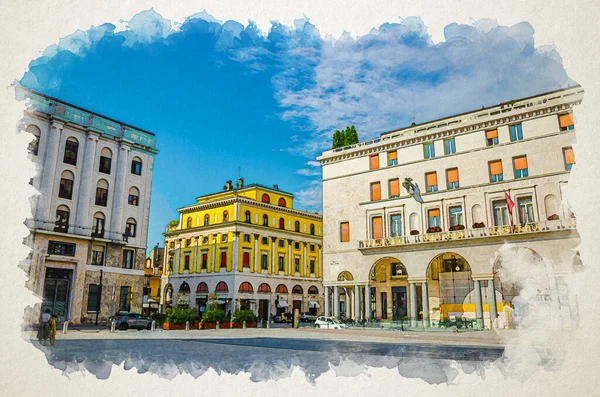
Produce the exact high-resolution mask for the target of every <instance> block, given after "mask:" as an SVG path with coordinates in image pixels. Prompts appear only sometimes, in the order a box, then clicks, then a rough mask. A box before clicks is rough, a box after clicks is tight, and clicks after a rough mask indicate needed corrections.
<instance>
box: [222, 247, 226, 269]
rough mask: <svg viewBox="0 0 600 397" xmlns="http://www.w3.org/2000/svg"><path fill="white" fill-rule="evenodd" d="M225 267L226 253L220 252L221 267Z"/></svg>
mask: <svg viewBox="0 0 600 397" xmlns="http://www.w3.org/2000/svg"><path fill="white" fill-rule="evenodd" d="M226 266H227V251H221V267H226Z"/></svg>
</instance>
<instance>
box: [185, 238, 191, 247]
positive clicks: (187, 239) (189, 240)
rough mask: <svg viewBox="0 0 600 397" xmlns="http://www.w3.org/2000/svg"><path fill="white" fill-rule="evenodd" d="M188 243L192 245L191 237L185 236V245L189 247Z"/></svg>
mask: <svg viewBox="0 0 600 397" xmlns="http://www.w3.org/2000/svg"><path fill="white" fill-rule="evenodd" d="M190 245H192V239H191V238H186V239H185V246H186V247H189V246H190Z"/></svg>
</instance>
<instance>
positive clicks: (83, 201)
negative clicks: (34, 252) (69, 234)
mask: <svg viewBox="0 0 600 397" xmlns="http://www.w3.org/2000/svg"><path fill="white" fill-rule="evenodd" d="M97 144H98V135H96V134H93V133H89V132H88V136H87V140H86V142H85V154H84V156H83V164H82V167H81V177H80V178H81V180H80V182H79V194H78V196H77V211H76V212H75V225H77V226H76V227H75V229H74V231H75V234H83V235H86V236H90V235H91V230H90V226H91V223H92V222H91V216H93V214H90V199H91V195H92V191H94V183H93V182H94V169H95V168H96V167H97V165H96V164H97V163H96V146H97ZM107 215H108V214H107ZM105 227H106V225H105Z"/></svg>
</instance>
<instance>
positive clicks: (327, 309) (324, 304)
mask: <svg viewBox="0 0 600 397" xmlns="http://www.w3.org/2000/svg"><path fill="white" fill-rule="evenodd" d="M323 288H324V290H323V292H324V293H323V295H324V297H325V301H324V302H323V306H324V310H325V314H324V315H325V316H329V313H330V311H329V287H327V286H324V287H323Z"/></svg>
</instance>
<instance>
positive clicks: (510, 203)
mask: <svg viewBox="0 0 600 397" xmlns="http://www.w3.org/2000/svg"><path fill="white" fill-rule="evenodd" d="M504 195H505V196H506V206H507V207H508V213H509V214H510V215H511V216H512V210H513V208H514V206H515V202H514V201H512V199H511V198H510V196H509V195H508V193H506V192H504Z"/></svg>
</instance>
